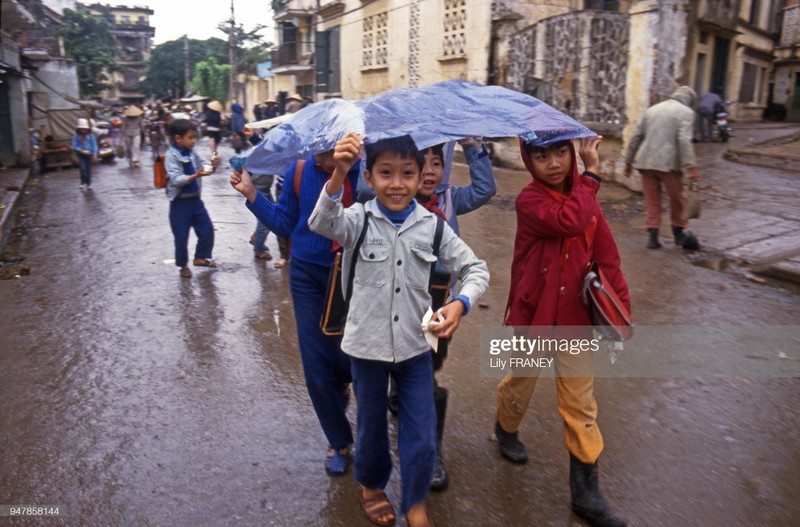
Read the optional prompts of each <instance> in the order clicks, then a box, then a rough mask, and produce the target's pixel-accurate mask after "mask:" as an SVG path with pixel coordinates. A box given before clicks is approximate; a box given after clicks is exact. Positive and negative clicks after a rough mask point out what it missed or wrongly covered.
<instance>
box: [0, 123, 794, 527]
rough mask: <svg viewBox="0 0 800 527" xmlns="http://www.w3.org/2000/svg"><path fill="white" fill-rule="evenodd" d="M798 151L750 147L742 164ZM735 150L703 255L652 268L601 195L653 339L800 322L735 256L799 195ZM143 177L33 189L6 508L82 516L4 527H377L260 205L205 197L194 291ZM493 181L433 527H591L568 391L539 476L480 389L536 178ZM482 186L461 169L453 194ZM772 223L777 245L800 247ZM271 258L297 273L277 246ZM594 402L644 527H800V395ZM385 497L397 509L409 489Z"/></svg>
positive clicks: (630, 218)
mask: <svg viewBox="0 0 800 527" xmlns="http://www.w3.org/2000/svg"><path fill="white" fill-rule="evenodd" d="M791 131H792V130H789V131H787V128H786V126H783V127H780V126H775V127H769V126H767V127H761V128H754V129H753V131H749V132H748V131H746V130H743V129H742V130H737V136H736V137H734V138H733V139H732V145H733V146H736V145H737V144H740V145H744V144H749V142H751V141H752V142H754V143H757V142H759V141H761V140H766V139H770V138H771V137H778V136H782V135H786V134H787V133H790V132H791ZM795 131H796V129H795ZM202 148H205V147H202ZM726 148H727V147H725V146H724V145H717V144H701V145H698V153H699V155H700V157H701V167H702V175H703V187H704V194H705V201H704V209H703V217H702V218H701V219H700V220H697V221H696V222H694V223H693V225H692V229H693V230H694V231H695V232H696V233H697V234H698V236H699V238H700V241H701V243H702V244H703V245H704V247H706V250H705V251H702V252H700V253H695V254H687V253H685V252H683V251H681V250H679V249H676V248H674V247H672V246H671V245H670V244H665V248H664V249H662V250H659V251H648V250H646V249H645V248H644V243H645V234H644V232H643V231H644V229H643V208H644V206H643V202H642V199H641V197H640V196H638V195H636V194H633V193H631V192H629V191H627V190H626V189H624V188H622V187H618V186H614V185H606V186H605V187H604V188H603V190H602V191H601V200H602V203H603V208H604V211H605V213H606V215H607V217H608V219H609V223H610V225H611V228H612V231H613V232H614V234H615V236H616V238H617V242H618V244H619V246H620V252H621V254H622V258H623V269H624V271H625V272H626V275H627V278H628V281H629V284H630V285H631V291H632V297H633V306H634V317H635V319H636V322H637V324H638V325H640V326H682V325H683V326H707V327H709V328H710V330H713V329H715V328H718V327H721V326H725V325H737V326H748V325H751V326H781V325H784V326H796V325H797V322H798V320H800V296H798V292H800V291H798V288H797V287H796V286H795V285H793V284H791V283H787V282H784V281H779V280H775V279H772V278H766V279H765V282H766V283H758V282H757V281H753V280H752V279H749V278H748V275H751V274H752V270H751V269H749V267H747V266H746V265H745V264H743V263H742V262H741V261H740V260H737V259H734V258H732V257H729V256H726V253H725V251H726V250H728V249H726V247H725V245H726V244H727V243H732V242H731V241H730V240H732V238H731V237H733V236H740V237H741V239H742V240H744V241H743V242H742V245H739V246H737V247H741V246H743V245H746V244H747V243H745V242H747V239H746V238H747V236H746V235H745V233H749V232H751V231H753V232H754V231H755V229H751V228H750V224H748V223H746V222H753V221H760V219H761V218H763V217H764V216H771V217H775V218H777V219H776V220H775V221H774V222H773V223H774V224H779V223H780V222H789V223H788V225H790V226H791V225H793V223H792V222H796V221H800V217H798V216H800V200H798V197H800V183H799V182H798V179H797V176H796V175H793V174H789V173H787V172H784V171H781V170H779V169H769V168H761V167H758V168H755V167H752V166H749V165H742V164H737V163H732V162H730V161H726V160H724V159H722V154H723V153H724V151H725V149H726ZM148 154H149V152H147V151H145V152H144V157H145V159H146V158H147V155H148ZM206 154H207V151H206ZM221 154H222V155H223V158H224V159H225V160H226V159H228V158H229V157H230V156H231V155H232V151H231V150H230V149H228V148H227V147H223V148H222V149H221ZM125 165H126V163H125V162H124V161H122V162H119V163H117V165H115V166H105V165H98V166H96V170H95V183H94V190H93V191H92V192H91V193H90V192H81V191H80V190H79V189H78V183H79V180H78V174H77V170H68V171H60V172H48V173H46V174H44V175H42V176H38V177H32V178H30V179H29V180H28V184H27V187H26V191H25V195H24V198H23V200H22V201H21V203H19V205H18V210H19V214H18V216H17V218H16V219H17V222H16V229H15V236H14V237H13V238H12V240H11V242H10V244H9V245H8V246H7V247H6V250H5V252H4V258H5V259H6V260H13V259H17V260H21V262H20V263H24V265H26V266H28V267H29V269H30V274H29V275H27V276H21V277H20V278H15V279H12V280H0V336H1V337H0V338H1V339H2V340H1V341H0V361H1V362H0V409H1V410H0V505H2V504H8V505H10V504H27V505H59V506H60V507H61V512H62V516H61V517H59V518H48V519H43V518H36V519H28V520H24V519H9V518H0V525H70V526H72V525H86V526H97V525H109V526H128V525H130V526H134V525H135V526H150V525H152V526H161V525H175V526H196V525H213V526H216V525H221V526H222V525H248V526H249V525H259V526H261V525H275V526H300V525H303V526H305V525H313V526H330V527H335V526H336V527H338V526H341V527H344V526H347V527H351V526H365V527H366V526H367V525H370V523H369V522H368V521H367V520H366V518H364V516H363V513H362V512H361V510H360V508H359V506H358V502H357V500H356V497H355V493H356V488H357V486H356V484H355V482H354V480H353V477H352V473H350V474H348V475H346V476H345V477H342V478H336V479H332V478H330V477H328V476H327V475H326V474H325V472H324V470H323V467H322V459H323V456H324V450H325V443H324V438H323V436H322V433H321V431H320V429H319V426H318V424H317V422H316V419H315V418H314V414H313V411H312V410H311V407H310V404H309V402H308V396H307V394H306V392H305V388H304V384H303V377H302V370H301V367H300V361H299V355H298V352H297V347H296V335H295V327H294V321H293V316H292V305H291V300H290V298H289V293H288V280H287V278H288V277H287V275H286V273H285V271H281V270H277V269H275V268H274V266H273V264H272V262H264V261H262V260H257V259H254V258H253V256H252V251H251V247H250V246H249V245H248V244H247V239H248V237H249V234H250V232H251V231H252V229H253V226H254V219H253V218H252V216H251V215H250V213H249V212H248V211H247V210H246V209H245V208H244V206H243V199H242V198H241V197H239V195H238V194H237V193H236V192H235V191H233V190H232V189H231V188H230V186H229V185H228V183H227V178H226V176H225V175H217V176H213V177H211V178H209V179H206V180H204V194H203V197H204V201H205V202H206V206H207V208H208V210H209V212H210V215H211V217H212V220H213V221H214V224H215V227H216V246H215V251H214V256H215V258H216V259H217V260H218V261H219V262H220V264H221V268H220V269H219V270H216V271H214V270H207V269H197V268H195V269H194V272H195V274H194V277H193V278H192V279H189V280H186V279H181V278H179V276H178V272H177V268H176V267H175V266H174V265H173V264H172V263H171V262H170V261H169V260H170V259H172V258H173V253H172V237H171V233H170V230H169V225H168V221H167V210H168V205H167V200H166V198H165V197H164V194H163V191H159V190H155V189H153V188H152V173H151V170H150V166H149V163H145V165H146V166H145V167H144V168H142V169H140V170H129V169H127V168H125ZM497 177H498V182H499V187H500V191H499V193H498V195H497V196H496V197H495V198H494V199H493V200H492V201H491V202H490V204H489V205H487V206H485V207H484V208H482V209H480V210H479V211H476V212H474V213H472V214H469V215H466V216H464V217H462V219H461V228H462V233H463V237H464V239H465V240H466V241H467V243H469V244H470V245H471V246H472V247H473V248H474V249H475V251H476V253H477V254H478V255H479V256H481V257H483V258H485V259H486V260H487V261H488V263H489V267H490V270H491V271H492V286H491V289H490V290H489V292H488V293H487V294H486V295H485V296H484V298H483V299H482V304H483V307H482V308H478V309H476V310H474V312H473V313H472V314H470V316H469V317H467V318H466V319H465V320H464V323H463V325H462V327H461V329H459V332H458V333H457V335H456V337H455V340H454V343H453V344H452V345H451V351H450V357H449V358H448V360H447V363H446V366H445V368H444V371H443V374H442V376H441V379H440V382H441V383H442V384H443V385H445V386H448V387H449V388H450V389H451V394H452V395H451V403H450V408H449V409H448V424H447V430H446V446H445V459H446V463H447V467H448V469H449V472H450V477H451V484H450V488H449V489H448V490H446V491H444V492H441V493H435V494H432V495H431V498H430V500H429V503H430V510H431V516H432V518H433V520H434V521H435V522H436V524H437V525H440V526H441V525H453V526H455V525H458V526H462V525H463V526H522V525H531V526H533V525H536V526H539V525H553V526H559V527H561V526H572V525H584V524H583V523H582V522H581V521H580V520H579V519H577V518H576V517H575V516H574V515H572V514H571V513H570V512H569V508H568V504H569V489H568V485H567V469H568V457H567V453H566V450H565V448H564V444H563V430H562V424H561V419H560V417H559V416H558V413H557V411H556V401H555V387H554V384H553V381H552V379H542V380H541V381H540V383H539V385H538V387H537V390H536V394H535V396H534V402H533V403H532V406H531V410H530V412H529V414H528V416H527V418H526V419H525V421H523V424H522V428H521V431H520V436H521V439H522V440H523V442H525V443H526V445H527V446H528V448H529V452H530V454H531V461H530V462H529V463H528V464H527V465H524V466H516V465H511V464H509V463H507V462H506V461H504V460H502V459H501V457H500V456H499V454H498V452H497V447H496V444H495V443H494V442H492V441H491V439H490V432H491V428H492V425H493V409H494V389H495V386H496V384H497V381H496V380H495V379H492V378H486V377H481V376H480V374H479V347H478V342H479V338H480V328H481V326H484V327H485V326H498V325H499V324H500V321H501V319H502V313H503V309H504V306H505V298H506V294H507V292H508V288H509V276H508V268H509V264H510V255H511V247H512V244H513V232H514V225H515V217H514V198H515V196H516V193H517V192H518V191H519V189H520V188H522V186H524V185H525V184H526V183H527V182H528V179H527V177H526V176H524V175H523V174H521V173H520V172H516V171H512V170H503V169H498V170H497ZM464 178H465V171H464V169H463V167H459V169H458V173H457V174H456V175H455V177H454V179H455V182H459V181H462V182H463V181H464ZM759 225H761V226H760V227H759V228H760V229H761V231H759V232H761V233H762V234H766V233H767V232H772V233H773V234H771V235H769V236H782V235H783V234H785V233H784V232H783V229H782V227H781V228H778V227H774V228H773V227H770V225H772V224H770V223H763V222H762V223H760V224H759ZM726 229H727V230H726ZM770 229H772V230H770ZM664 231H665V232H666V228H665V229H664ZM775 231H781V232H775ZM786 232H788V233H789V237H790V238H791V231H790V230H789V231H786ZM794 232H795V233H796V232H797V231H796V230H795V231H794ZM795 236H796V235H795ZM766 237H768V236H765V237H764V238H766ZM760 239H763V238H760ZM723 240H729V241H728V242H724V241H723ZM756 241H758V240H756ZM193 242H194V238H193V237H192V244H193ZM751 243H752V242H751ZM269 245H270V247H271V250H272V252H273V254H276V255H277V245H276V243H275V240H274V238H273V237H272V235H270V238H269ZM715 260H718V261H719V262H722V261H724V262H725V263H724V264H723V263H719V264H718V265H714V264H713V262H714V261H715ZM708 262H712V263H711V264H709V263H708ZM714 267H718V268H719V269H720V270H719V271H716V270H712V269H710V268H714ZM711 342H712V341H711V340H709V343H708V345H711V344H710V343H711ZM691 344H692V345H693V346H694V347H695V348H696V349H699V350H702V349H703V345H704V343H703V342H693V343H691ZM701 352H702V351H701ZM796 355H797V352H796V350H795V354H794V355H792V356H790V357H789V359H787V360H796V359H799V358H800V357H797V356H796ZM621 360H624V355H623V357H622V359H621ZM596 397H597V399H598V402H599V406H600V417H599V424H600V427H601V429H602V431H603V436H604V438H605V442H606V448H605V451H604V453H603V455H602V457H601V481H602V489H603V490H604V492H605V494H606V496H607V498H608V499H609V501H610V502H611V503H612V505H613V506H614V508H615V509H616V510H617V511H618V512H619V513H620V514H622V515H624V516H625V517H627V518H628V520H629V522H630V525H632V526H672V525H676V526H709V525H775V526H783V525H794V524H795V521H796V511H797V510H798V506H800V498H799V497H798V496H800V472H798V467H800V447H799V446H798V444H799V441H800V436H798V432H797V430H798V429H799V428H800V411H798V408H800V379H798V378H785V377H784V378H734V377H715V376H710V375H703V374H702V372H700V373H699V374H698V375H696V376H694V377H692V378H664V377H651V378H636V379H631V378H625V379H619V378H617V379H611V378H604V379H598V380H597V383H596ZM350 417H351V420H352V422H353V423H354V422H355V412H354V408H352V407H351V409H350ZM390 423H391V424H390V426H391V428H392V434H393V435H394V433H395V432H396V430H395V422H394V421H393V420H391V421H390ZM388 492H389V495H390V497H391V498H393V501H394V502H395V503H397V502H398V501H399V474H398V473H397V471H395V473H394V474H393V476H392V479H391V481H390V484H389V488H388ZM398 524H399V525H404V522H403V520H402V519H401V520H399V522H398Z"/></svg>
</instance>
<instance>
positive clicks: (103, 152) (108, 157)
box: [97, 139, 117, 163]
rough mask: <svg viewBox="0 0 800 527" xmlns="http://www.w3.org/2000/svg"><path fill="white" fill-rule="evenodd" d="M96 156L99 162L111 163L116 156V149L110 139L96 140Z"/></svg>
mask: <svg viewBox="0 0 800 527" xmlns="http://www.w3.org/2000/svg"><path fill="white" fill-rule="evenodd" d="M97 157H98V158H100V162H101V163H113V162H114V160H115V158H116V157H117V150H116V148H114V143H112V142H111V139H100V140H99V141H98V142H97Z"/></svg>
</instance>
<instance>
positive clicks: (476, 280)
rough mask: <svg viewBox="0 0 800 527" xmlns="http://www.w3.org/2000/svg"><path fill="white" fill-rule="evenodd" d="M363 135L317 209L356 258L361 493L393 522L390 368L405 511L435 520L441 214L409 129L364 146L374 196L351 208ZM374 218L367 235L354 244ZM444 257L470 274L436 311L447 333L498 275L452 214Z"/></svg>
mask: <svg viewBox="0 0 800 527" xmlns="http://www.w3.org/2000/svg"><path fill="white" fill-rule="evenodd" d="M362 146H363V142H362V141H361V139H360V138H359V137H358V136H357V135H356V134H354V133H350V134H348V135H347V136H346V137H345V138H344V139H342V140H340V141H339V142H338V143H337V144H336V148H335V150H334V155H333V161H334V163H335V169H334V171H333V175H332V177H331V179H330V181H329V182H328V183H327V185H326V186H325V187H324V188H323V191H322V193H321V194H320V197H319V200H318V201H317V206H316V208H315V209H314V212H313V213H312V214H311V218H310V219H309V226H310V228H311V230H313V231H314V232H317V233H319V234H321V235H323V236H325V237H327V238H330V239H332V240H335V241H337V242H338V243H339V244H341V245H342V247H343V248H344V258H343V265H342V267H343V268H345V269H348V268H349V267H350V265H351V264H350V262H351V260H352V258H357V265H356V268H355V274H354V277H353V283H352V284H348V283H346V282H345V284H344V287H345V290H347V289H348V288H349V287H352V288H353V290H352V297H351V300H350V310H349V313H348V316H347V325H346V326H345V331H344V336H343V339H342V350H343V351H344V352H345V353H346V354H348V355H350V356H351V360H352V372H353V387H354V390H355V395H356V400H357V402H358V405H357V408H358V415H357V431H356V445H357V448H358V455H357V456H356V462H355V467H356V480H357V481H358V482H359V484H360V485H361V489H360V491H359V500H360V501H361V505H362V508H363V509H364V512H365V514H366V515H367V517H368V518H369V519H370V520H371V521H372V522H373V523H375V524H376V525H393V524H394V522H395V513H394V509H393V508H392V505H391V504H390V503H389V501H388V499H387V497H386V494H385V493H384V491H383V489H384V488H385V487H386V484H387V483H388V481H389V475H390V473H391V470H392V461H391V455H390V451H389V437H388V430H387V417H386V404H387V386H388V380H389V376H391V377H392V379H393V381H394V382H395V384H396V386H397V391H398V395H399V405H398V430H399V433H398V450H399V454H400V468H401V470H400V472H401V474H402V489H403V496H402V504H401V512H402V513H403V514H406V515H407V520H408V525H410V526H411V527H417V526H426V525H431V523H430V519H429V518H428V515H427V510H426V505H425V502H426V499H427V495H428V491H429V487H430V483H431V476H432V473H433V465H434V459H435V454H436V441H435V438H436V434H435V425H436V413H435V411H434V404H433V367H432V361H431V354H430V353H429V350H430V346H429V345H428V343H427V342H426V340H425V337H424V336H423V335H422V332H421V331H420V324H421V321H422V318H423V315H424V313H425V311H426V310H427V309H428V307H429V306H430V305H431V297H430V294H429V293H428V281H429V278H430V274H431V265H432V264H433V263H435V262H436V261H437V256H436V255H435V254H434V245H435V243H434V239H435V233H436V230H437V226H438V225H439V222H440V221H441V220H438V219H437V216H436V215H435V214H434V213H432V212H430V211H428V210H426V209H424V208H423V207H421V206H418V205H417V202H416V200H415V199H414V196H415V195H416V193H417V191H418V190H419V186H420V183H421V176H420V172H421V170H422V167H423V164H424V159H423V157H422V156H421V154H420V153H419V151H418V150H417V147H416V145H415V144H414V142H413V140H412V139H411V138H410V137H407V136H406V137H400V138H393V139H386V140H383V141H378V142H377V143H373V144H369V145H367V146H366V147H365V149H366V152H367V163H366V171H365V173H364V176H365V180H366V182H367V185H369V187H370V188H371V189H372V190H373V191H374V193H375V196H376V197H375V198H374V199H371V200H369V201H367V202H366V203H365V204H363V205H362V204H360V203H356V204H354V205H353V206H351V207H349V208H347V209H345V208H344V207H343V206H342V204H341V199H340V194H341V193H342V189H343V185H342V182H343V181H344V178H345V176H346V174H347V172H348V170H349V169H350V167H351V166H352V165H353V163H354V162H355V161H356V160H357V159H358V156H359V152H360V151H361V147H362ZM364 222H367V231H366V236H365V238H364V243H363V245H362V246H361V248H360V250H359V253H358V254H353V250H354V246H355V245H356V240H357V239H358V238H359V235H360V233H361V231H362V229H363V227H364ZM441 227H442V235H441V243H440V246H439V255H438V260H439V261H440V262H441V263H442V265H443V266H444V267H445V268H446V269H447V271H448V272H450V273H451V274H456V275H458V277H459V278H460V279H461V291H460V294H459V295H457V296H456V298H455V300H454V301H453V302H451V303H449V304H447V305H445V306H444V307H442V309H441V311H440V314H438V315H434V320H435V321H438V322H439V323H438V325H437V326H436V329H435V330H434V331H433V333H434V334H435V335H436V336H437V337H440V338H446V337H449V336H451V335H452V334H453V332H454V331H455V330H456V328H457V327H458V325H459V322H460V320H461V317H462V316H463V315H464V314H466V313H468V312H469V309H470V307H471V306H472V305H473V304H474V303H475V302H476V301H477V300H478V298H479V297H480V296H481V295H482V294H483V292H484V291H485V290H486V288H487V287H488V284H489V271H488V269H487V267H486V263H485V262H483V261H482V260H479V259H478V258H476V257H475V254H474V253H473V252H472V251H471V250H470V248H469V247H467V245H466V244H465V243H464V242H463V241H462V240H461V239H459V238H458V236H456V235H455V233H454V232H453V230H452V229H451V228H450V227H449V226H448V225H447V223H446V222H444V221H442V222H441Z"/></svg>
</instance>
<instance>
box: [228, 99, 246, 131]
mask: <svg viewBox="0 0 800 527" xmlns="http://www.w3.org/2000/svg"><path fill="white" fill-rule="evenodd" d="M231 110H232V111H233V114H231V132H233V133H234V134H241V133H242V131H243V130H244V123H245V118H244V108H242V106H241V105H240V104H238V103H233V105H231Z"/></svg>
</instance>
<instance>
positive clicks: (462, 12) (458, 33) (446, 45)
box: [442, 0, 467, 57]
mask: <svg viewBox="0 0 800 527" xmlns="http://www.w3.org/2000/svg"><path fill="white" fill-rule="evenodd" d="M466 26H467V8H466V0H445V1H444V36H443V41H442V49H443V53H442V54H443V55H444V56H445V57H464V56H466V54H467V36H466Z"/></svg>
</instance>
